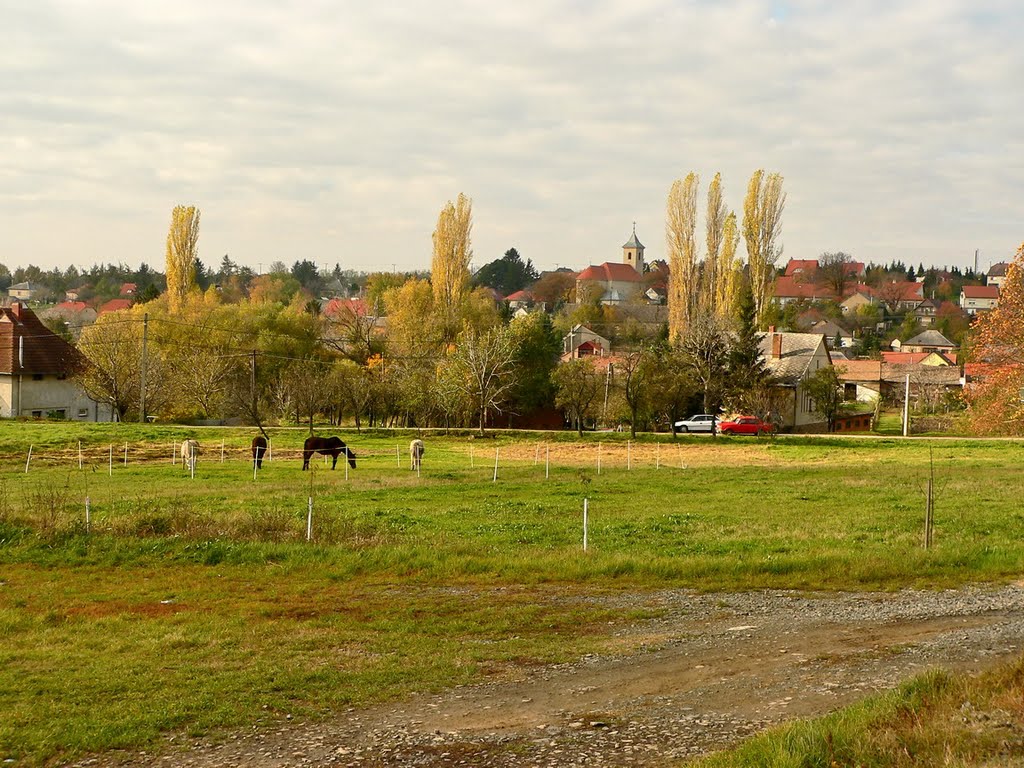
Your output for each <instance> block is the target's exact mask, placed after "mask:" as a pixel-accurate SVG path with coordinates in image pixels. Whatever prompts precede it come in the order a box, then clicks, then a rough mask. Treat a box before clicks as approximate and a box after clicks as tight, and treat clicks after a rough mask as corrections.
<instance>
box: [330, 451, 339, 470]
mask: <svg viewBox="0 0 1024 768" xmlns="http://www.w3.org/2000/svg"><path fill="white" fill-rule="evenodd" d="M339 453H341V451H339V450H338V449H337V448H335V449H334V450H333V451H331V458H333V459H334V461H332V462H331V469H334V468H335V467H336V466H338V454H339Z"/></svg>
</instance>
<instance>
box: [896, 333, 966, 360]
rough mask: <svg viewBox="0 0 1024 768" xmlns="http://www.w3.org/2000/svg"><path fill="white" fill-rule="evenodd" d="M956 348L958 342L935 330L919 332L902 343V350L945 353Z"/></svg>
mask: <svg viewBox="0 0 1024 768" xmlns="http://www.w3.org/2000/svg"><path fill="white" fill-rule="evenodd" d="M955 349H956V344H954V343H953V342H952V341H950V340H949V339H947V338H946V337H945V336H943V335H942V334H941V333H939V332H938V331H935V330H928V331H924V332H922V333H919V334H917V336H914V337H913V338H910V339H907V340H906V341H904V342H903V343H902V344H901V345H900V351H901V352H940V353H943V354H945V353H947V352H952V351H953V350H955Z"/></svg>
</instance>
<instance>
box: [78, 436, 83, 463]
mask: <svg viewBox="0 0 1024 768" xmlns="http://www.w3.org/2000/svg"><path fill="white" fill-rule="evenodd" d="M78 468H79V469H81V468H82V441H81V440H79V441H78Z"/></svg>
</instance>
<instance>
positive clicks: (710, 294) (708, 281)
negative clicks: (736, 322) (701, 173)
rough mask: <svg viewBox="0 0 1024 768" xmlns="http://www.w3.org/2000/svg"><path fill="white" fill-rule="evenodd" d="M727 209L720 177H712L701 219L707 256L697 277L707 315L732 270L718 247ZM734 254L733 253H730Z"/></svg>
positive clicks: (714, 306)
mask: <svg viewBox="0 0 1024 768" xmlns="http://www.w3.org/2000/svg"><path fill="white" fill-rule="evenodd" d="M728 215H729V209H728V208H727V207H726V205H725V202H723V200H722V174H720V173H716V174H715V178H713V179H712V180H711V184H710V185H709V186H708V206H707V213H706V214H705V217H704V230H705V240H706V243H707V249H708V250H707V256H706V257H705V260H704V271H703V273H702V275H701V283H702V285H703V287H702V288H701V295H700V300H701V301H700V303H701V306H702V307H703V309H704V310H705V311H707V312H714V313H718V311H719V310H718V303H719V302H718V299H719V297H720V296H722V294H724V293H725V291H724V290H723V289H722V283H723V282H725V281H727V280H728V270H730V269H731V268H732V259H731V258H730V259H729V260H728V261H725V260H724V259H723V258H722V246H723V244H724V241H725V222H726V219H727V217H728ZM734 250H735V249H734Z"/></svg>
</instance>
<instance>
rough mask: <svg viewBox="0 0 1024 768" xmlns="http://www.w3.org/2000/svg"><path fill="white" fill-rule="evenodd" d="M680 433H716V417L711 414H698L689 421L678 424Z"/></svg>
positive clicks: (684, 420) (678, 422)
mask: <svg viewBox="0 0 1024 768" xmlns="http://www.w3.org/2000/svg"><path fill="white" fill-rule="evenodd" d="M676 429H678V430H679V431H680V432H714V431H715V417H714V415H713V414H710V413H698V414H696V415H694V416H691V417H690V418H688V419H683V420H682V421H677V422H676Z"/></svg>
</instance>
